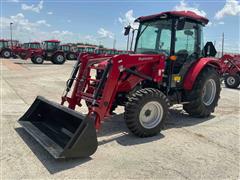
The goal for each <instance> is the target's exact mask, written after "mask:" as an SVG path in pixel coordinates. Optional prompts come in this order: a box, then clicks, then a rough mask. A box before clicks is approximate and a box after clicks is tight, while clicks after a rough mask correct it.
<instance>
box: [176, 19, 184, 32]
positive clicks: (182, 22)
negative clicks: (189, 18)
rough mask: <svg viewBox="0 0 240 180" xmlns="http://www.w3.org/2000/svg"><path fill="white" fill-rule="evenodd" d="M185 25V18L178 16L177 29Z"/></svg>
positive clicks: (181, 28)
mask: <svg viewBox="0 0 240 180" xmlns="http://www.w3.org/2000/svg"><path fill="white" fill-rule="evenodd" d="M184 26H185V18H180V19H179V20H178V22H177V30H183V29H184Z"/></svg>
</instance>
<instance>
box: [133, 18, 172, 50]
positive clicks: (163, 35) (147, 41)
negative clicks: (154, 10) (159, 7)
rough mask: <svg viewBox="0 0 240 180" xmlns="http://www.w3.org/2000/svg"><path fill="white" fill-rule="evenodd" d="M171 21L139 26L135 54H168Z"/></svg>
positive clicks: (166, 20)
mask: <svg viewBox="0 0 240 180" xmlns="http://www.w3.org/2000/svg"><path fill="white" fill-rule="evenodd" d="M171 27H172V20H171V19H164V20H158V21H154V22H144V23H142V24H141V25H140V30H139V35H138V36H139V37H138V40H137V44H136V53H140V54H141V53H142V54H160V53H166V54H169V53H170V44H171Z"/></svg>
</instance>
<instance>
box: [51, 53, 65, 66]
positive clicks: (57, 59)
mask: <svg viewBox="0 0 240 180" xmlns="http://www.w3.org/2000/svg"><path fill="white" fill-rule="evenodd" d="M65 61H66V58H65V56H64V55H63V54H61V53H57V54H55V55H54V56H53V58H52V63H53V64H64V63H65Z"/></svg>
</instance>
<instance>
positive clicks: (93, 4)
mask: <svg viewBox="0 0 240 180" xmlns="http://www.w3.org/2000/svg"><path fill="white" fill-rule="evenodd" d="M0 3H1V4H0V5H1V14H0V16H1V19H0V21H1V22H0V27H1V38H8V39H9V37H10V30H9V29H10V28H9V24H10V23H11V22H12V23H13V38H14V39H19V40H20V41H21V42H27V41H43V40H47V39H59V40H61V41H62V42H63V43H69V42H74V43H76V42H83V43H94V44H97V45H99V44H102V45H104V46H106V47H109V48H112V47H113V44H114V41H115V47H116V48H117V49H126V43H127V38H126V37H125V36H124V35H123V29H124V27H125V26H126V25H128V24H131V25H132V26H134V27H135V28H137V24H134V23H133V22H134V19H135V18H137V17H139V16H144V15H151V14H155V13H159V12H162V11H171V10H191V11H194V12H195V13H197V14H199V15H202V16H205V17H207V18H208V19H209V20H210V22H209V24H208V25H207V26H206V27H205V30H204V35H205V37H204V39H205V41H213V42H215V46H216V48H217V49H218V50H220V49H221V46H222V43H221V40H222V33H223V32H224V35H225V43H224V49H225V51H227V52H236V53H237V52H238V53H240V2H239V1H238V0H197V1H193V0H168V1H167V0H131V1H130V0H112V1H110V0H88V1H87V0H79V1H77V0H28V1H27V0H1V2H0Z"/></svg>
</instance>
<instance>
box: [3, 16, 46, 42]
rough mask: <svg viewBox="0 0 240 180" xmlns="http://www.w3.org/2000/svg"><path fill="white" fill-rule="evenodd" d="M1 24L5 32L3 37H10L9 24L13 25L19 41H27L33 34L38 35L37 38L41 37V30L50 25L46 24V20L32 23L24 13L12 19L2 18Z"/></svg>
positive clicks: (11, 17)
mask: <svg viewBox="0 0 240 180" xmlns="http://www.w3.org/2000/svg"><path fill="white" fill-rule="evenodd" d="M0 18H1V24H0V28H1V30H2V32H3V36H4V35H5V36H6V37H8V35H9V24H10V23H13V34H14V35H15V37H17V38H18V39H25V38H27V37H30V36H31V35H32V34H36V36H40V34H39V32H40V31H39V28H40V27H42V26H46V27H49V26H50V24H48V23H47V22H46V20H39V21H36V22H31V21H29V20H28V19H27V18H25V16H24V15H23V14H22V13H18V14H16V15H13V16H10V17H0Z"/></svg>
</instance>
